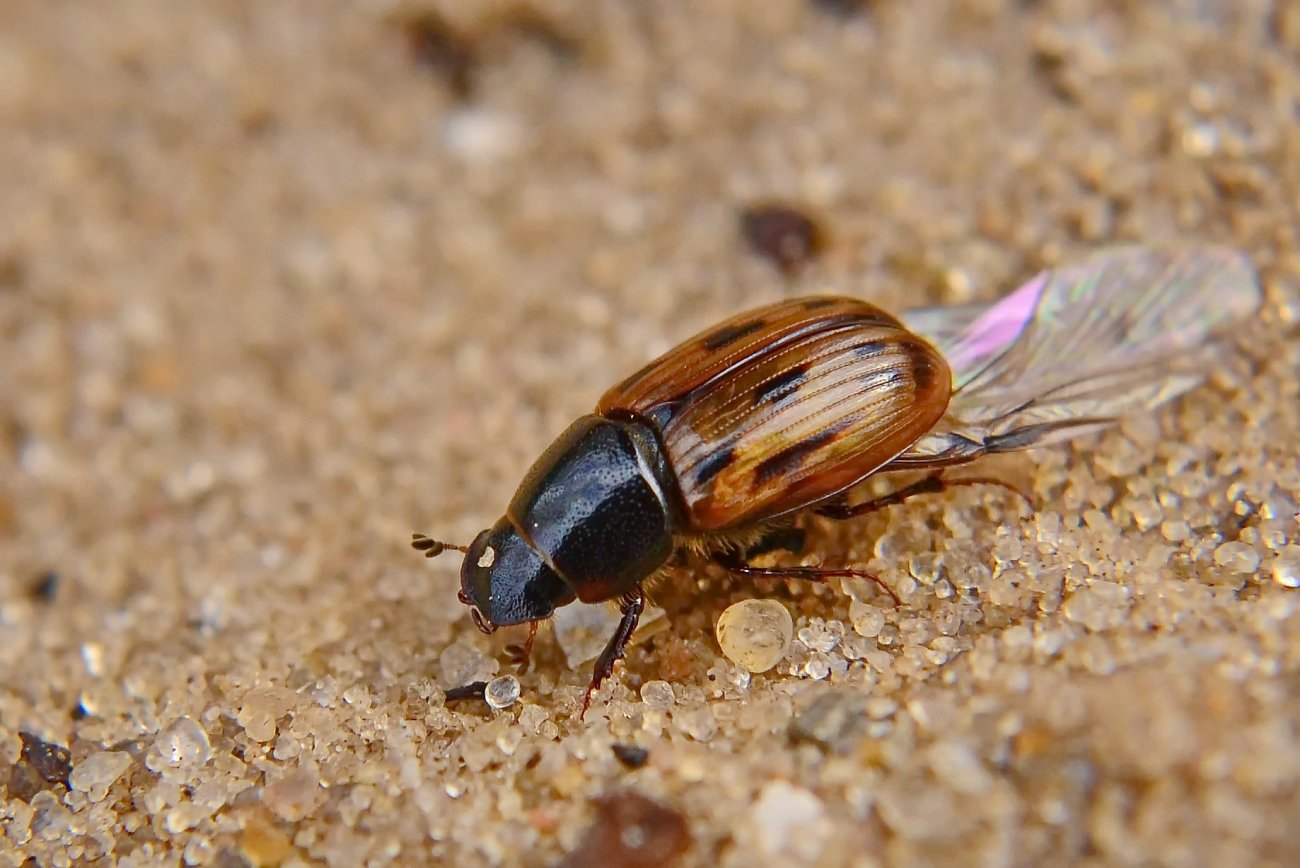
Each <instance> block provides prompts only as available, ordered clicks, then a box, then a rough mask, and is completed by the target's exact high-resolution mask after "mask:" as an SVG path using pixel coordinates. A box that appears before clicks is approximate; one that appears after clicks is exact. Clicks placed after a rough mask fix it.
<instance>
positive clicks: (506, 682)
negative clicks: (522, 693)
mask: <svg viewBox="0 0 1300 868" xmlns="http://www.w3.org/2000/svg"><path fill="white" fill-rule="evenodd" d="M483 698H484V699H485V700H487V704H488V705H490V706H492V707H493V708H495V709H497V710H500V709H502V708H509V707H510V706H512V705H514V704H515V702H517V701H518V699H519V679H518V678H516V677H515V676H513V675H502V676H501V677H500V678H493V679H492V680H491V681H489V682H488V683H487V687H485V688H484V689H483Z"/></svg>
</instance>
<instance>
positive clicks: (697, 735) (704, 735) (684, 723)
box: [673, 705, 718, 741]
mask: <svg viewBox="0 0 1300 868" xmlns="http://www.w3.org/2000/svg"><path fill="white" fill-rule="evenodd" d="M673 723H675V724H676V725H677V728H678V729H679V730H681V731H682V732H684V733H685V734H686V735H688V736H690V737H691V738H693V739H695V740H696V741H708V740H709V739H711V738H713V736H714V735H716V734H717V732H718V720H717V718H716V717H714V716H713V711H712V710H711V709H710V708H709V707H708V706H707V705H695V706H691V707H689V708H688V707H678V709H677V710H676V711H674V712H673Z"/></svg>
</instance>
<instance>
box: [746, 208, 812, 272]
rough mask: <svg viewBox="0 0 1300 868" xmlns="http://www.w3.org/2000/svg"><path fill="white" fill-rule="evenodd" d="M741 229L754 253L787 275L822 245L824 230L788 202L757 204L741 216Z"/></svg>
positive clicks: (809, 258)
mask: <svg viewBox="0 0 1300 868" xmlns="http://www.w3.org/2000/svg"><path fill="white" fill-rule="evenodd" d="M740 229H741V233H742V234H743V235H744V236H745V240H746V241H747V242H748V243H749V246H750V247H751V248H753V249H754V251H755V252H756V253H759V254H761V255H762V256H764V257H766V258H767V259H768V260H770V261H771V262H772V263H773V264H775V265H776V266H777V268H779V269H781V271H783V272H785V273H787V274H790V273H792V272H793V271H795V270H796V269H798V268H799V267H800V266H802V265H803V264H804V263H806V262H808V261H809V260H811V259H814V258H816V257H817V256H818V254H820V253H821V251H822V249H823V248H824V247H825V243H826V238H825V233H824V232H823V231H822V230H821V228H820V227H819V226H818V225H817V223H816V222H815V221H814V220H813V219H812V218H811V217H809V216H808V215H807V214H805V213H803V212H802V211H800V210H798V209H797V208H792V207H790V206H788V205H777V204H768V205H757V206H754V207H751V208H746V209H745V210H744V211H742V212H741V215H740Z"/></svg>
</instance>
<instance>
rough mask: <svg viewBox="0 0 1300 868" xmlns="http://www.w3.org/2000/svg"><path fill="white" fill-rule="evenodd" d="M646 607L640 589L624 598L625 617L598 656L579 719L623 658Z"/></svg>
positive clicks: (585, 714) (585, 712)
mask: <svg viewBox="0 0 1300 868" xmlns="http://www.w3.org/2000/svg"><path fill="white" fill-rule="evenodd" d="M644 609H645V597H644V596H643V595H642V594H641V592H640V591H639V590H638V591H634V592H633V593H631V594H628V595H627V596H626V597H624V598H623V606H622V612H623V618H622V620H620V621H619V622H618V628H617V629H616V630H614V635H613V636H611V637H610V638H609V644H608V645H606V646H605V650H604V651H601V652H600V656H599V657H597V658H596V668H595V669H594V670H592V673H591V683H590V684H588V685H587V695H586V696H584V697H583V698H582V714H580V715H578V719H579V720H583V719H585V718H586V716H587V709H588V708H589V707H590V706H591V694H592V693H593V692H595V690H596V689H597V688H598V687H600V683H601V682H602V681H604V680H605V679H606V678H608V677H609V676H611V675H613V674H614V664H615V663H617V662H618V661H619V660H621V659H623V653H624V652H625V651H626V650H627V643H628V642H629V641H630V640H631V639H632V634H633V633H634V632H636V624H637V621H639V620H640V619H641V612H642V610H644Z"/></svg>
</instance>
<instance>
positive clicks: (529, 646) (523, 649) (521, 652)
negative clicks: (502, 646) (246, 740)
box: [506, 621, 538, 675]
mask: <svg viewBox="0 0 1300 868" xmlns="http://www.w3.org/2000/svg"><path fill="white" fill-rule="evenodd" d="M537 624H538V622H537V621H530V622H528V639H527V640H525V641H524V644H522V645H507V646H506V653H507V654H509V655H510V662H511V663H513V664H514V665H515V666H516V667H518V674H520V675H523V674H524V673H525V672H527V671H528V664H529V662H530V661H531V660H532V657H533V640H534V639H536V638H537Z"/></svg>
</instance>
